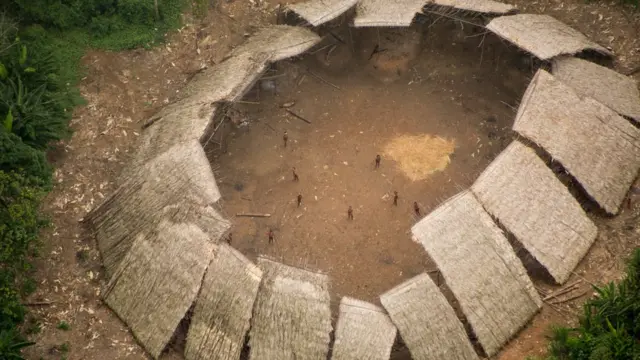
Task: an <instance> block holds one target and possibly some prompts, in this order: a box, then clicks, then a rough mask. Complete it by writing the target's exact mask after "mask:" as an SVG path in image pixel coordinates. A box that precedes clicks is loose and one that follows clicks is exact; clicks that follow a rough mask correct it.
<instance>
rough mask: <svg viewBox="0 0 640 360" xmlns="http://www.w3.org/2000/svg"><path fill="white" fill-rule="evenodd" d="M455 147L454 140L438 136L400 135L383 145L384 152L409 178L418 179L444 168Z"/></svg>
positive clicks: (449, 160)
mask: <svg viewBox="0 0 640 360" xmlns="http://www.w3.org/2000/svg"><path fill="white" fill-rule="evenodd" d="M455 147H456V143H455V141H453V140H447V139H443V138H441V137H439V136H431V135H401V136H398V137H395V138H394V139H393V140H391V141H390V142H389V143H388V144H387V145H386V146H385V147H384V154H385V155H387V156H388V157H390V158H392V159H393V160H395V161H396V162H397V163H398V164H399V165H400V169H401V170H402V172H404V173H405V175H406V176H407V177H408V178H409V179H411V180H413V181H418V180H424V179H426V178H428V177H429V176H430V175H431V174H433V173H435V172H438V171H442V170H444V169H446V167H447V166H448V165H449V163H450V162H451V159H450V158H449V155H451V154H452V153H453V152H454V150H455Z"/></svg>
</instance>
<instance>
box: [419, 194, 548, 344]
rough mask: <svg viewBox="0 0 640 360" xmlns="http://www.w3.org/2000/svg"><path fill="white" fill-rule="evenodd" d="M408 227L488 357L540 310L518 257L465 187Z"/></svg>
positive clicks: (534, 292)
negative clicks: (450, 292)
mask: <svg viewBox="0 0 640 360" xmlns="http://www.w3.org/2000/svg"><path fill="white" fill-rule="evenodd" d="M411 232H412V233H413V239H414V241H416V242H418V243H420V244H422V246H424V248H425V249H426V250H427V253H428V254H429V255H430V256H431V258H432V259H433V260H434V261H435V263H436V265H437V266H438V268H439V269H440V272H441V273H442V276H443V278H444V279H445V281H446V283H447V285H448V286H449V288H450V289H451V291H452V292H453V295H454V296H455V297H456V299H457V300H458V302H459V303H460V306H461V308H462V311H463V313H464V314H465V316H466V317H467V319H468V320H469V324H470V325H471V327H472V328H473V331H474V332H475V334H476V335H477V337H478V341H479V343H480V345H482V348H483V349H484V350H485V352H486V353H487V355H488V356H493V355H494V354H496V353H497V352H498V351H499V350H500V348H501V347H502V345H504V344H505V343H506V342H507V341H509V339H510V338H511V337H512V336H513V335H515V334H516V333H517V332H518V331H519V330H520V329H521V328H522V327H523V326H524V325H525V324H526V323H527V322H528V321H529V319H531V317H533V315H535V314H536V312H537V311H538V310H539V309H540V307H541V305H542V301H541V300H540V297H539V296H538V293H537V291H536V290H535V288H534V286H533V284H532V283H531V279H530V278H529V276H528V275H527V272H526V270H525V269H524V266H523V265H522V263H521V262H520V259H518V257H517V256H516V254H515V253H514V252H513V249H512V248H511V245H509V242H508V241H507V239H506V238H505V237H504V235H503V233H502V231H501V230H500V229H499V228H498V226H497V225H496V224H495V223H494V222H493V219H491V216H489V214H487V213H486V212H485V210H484V209H483V208H482V205H481V204H480V203H479V202H478V200H477V199H476V198H475V196H474V195H473V194H472V193H471V192H470V191H468V190H465V191H463V192H461V193H459V194H457V195H455V196H454V197H452V198H451V199H449V200H447V201H445V202H444V203H443V204H442V205H440V206H439V207H438V208H437V209H435V210H434V211H433V212H431V213H430V214H429V215H427V216H426V217H425V218H423V219H422V220H421V221H420V222H418V223H417V224H416V225H414V226H413V228H412V229H411Z"/></svg>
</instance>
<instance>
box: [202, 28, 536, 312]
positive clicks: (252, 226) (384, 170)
mask: <svg viewBox="0 0 640 360" xmlns="http://www.w3.org/2000/svg"><path fill="white" fill-rule="evenodd" d="M427 25H428V24H427ZM469 30H470V29H469ZM351 31H352V34H351V37H352V38H353V45H352V44H351V41H350V35H349V32H348V31H347V30H344V31H340V30H339V29H333V32H334V34H335V35H336V36H335V37H333V36H329V38H333V41H326V42H325V43H323V44H320V45H319V48H322V47H323V46H324V45H329V46H328V47H326V48H325V49H324V50H322V51H319V52H316V53H315V54H310V55H307V56H305V57H304V58H303V59H302V60H297V61H289V62H284V63H280V64H278V65H277V66H276V67H275V68H274V69H273V71H270V72H268V73H267V74H266V75H265V79H266V80H263V81H260V82H259V83H258V84H257V85H256V87H255V88H254V89H253V90H252V91H251V92H249V93H248V94H247V96H245V99H244V100H245V101H246V102H247V103H240V104H237V105H234V107H233V109H231V110H229V112H228V116H229V117H230V118H231V120H232V122H233V123H234V125H230V124H231V122H229V125H225V131H224V133H226V135H223V134H222V133H220V134H216V135H215V136H214V137H213V138H212V141H211V142H210V143H209V144H208V145H207V150H208V151H209V152H210V154H211V157H212V162H213V164H214V167H216V168H218V169H217V170H216V171H217V173H218V174H220V177H218V185H219V186H220V190H221V192H222V195H223V200H222V202H221V203H222V207H223V209H224V211H225V212H226V213H227V215H229V216H230V217H231V218H232V220H233V224H234V225H233V229H232V233H233V242H232V246H234V247H236V248H237V249H239V250H240V251H242V252H243V253H245V254H246V255H248V256H249V257H250V258H255V256H257V255H259V254H266V255H269V256H272V257H274V258H276V259H279V260H281V261H284V262H285V263H288V264H294V265H305V266H308V267H310V268H313V269H318V270H321V271H324V272H326V273H328V274H329V275H330V277H331V286H332V290H333V291H332V295H333V296H334V299H335V300H339V298H340V297H342V296H353V297H357V298H359V299H363V300H367V301H373V302H378V296H379V295H380V294H381V293H383V292H385V291H387V290H388V289H390V288H392V287H393V286H395V285H397V284H398V283H400V282H401V281H403V280H405V279H408V278H410V277H412V276H415V275H417V274H418V273H420V272H422V271H425V270H432V269H434V268H435V267H434V265H433V264H431V263H430V261H429V260H428V258H427V256H426V254H425V252H424V251H423V250H422V249H421V248H420V247H419V246H418V245H417V244H416V243H414V242H413V241H412V240H411V235H410V233H409V229H410V227H411V226H412V225H413V224H414V223H415V221H416V220H417V217H415V216H414V212H413V202H414V201H417V202H418V204H420V208H421V212H422V216H424V215H425V214H427V213H429V212H430V211H431V210H432V209H433V208H434V207H436V206H437V205H438V204H439V203H440V202H441V201H443V200H445V199H446V198H448V197H449V196H451V195H453V194H455V193H457V192H458V191H460V190H461V189H463V188H466V187H468V186H469V185H470V184H471V183H472V182H473V180H474V179H475V178H476V177H477V175H478V174H479V173H480V172H481V171H482V170H483V169H484V168H485V167H486V166H487V165H488V164H489V163H490V162H491V160H492V159H493V158H494V157H495V156H496V155H497V154H498V153H499V152H500V151H501V150H502V149H503V148H504V146H506V145H507V144H508V143H509V142H510V139H511V138H510V136H511V135H510V132H509V129H510V126H511V124H512V121H513V116H514V111H513V109H512V108H510V107H509V106H510V105H511V106H514V105H516V104H517V102H518V100H519V97H520V96H521V94H522V92H523V91H524V88H525V87H526V84H527V77H528V75H529V72H530V69H529V66H528V65H527V64H525V63H523V62H522V59H521V58H520V57H519V56H518V55H517V54H516V53H515V51H512V50H511V49H508V48H507V47H506V46H504V45H502V44H500V43H499V42H498V41H496V40H495V39H489V38H487V39H485V48H484V54H482V56H481V51H482V49H481V48H478V47H477V46H478V43H479V42H480V41H481V37H479V36H476V37H466V36H470V35H474V33H472V32H469V31H466V32H465V33H461V32H459V31H458V29H455V25H454V24H452V23H448V24H442V25H436V26H433V27H431V28H430V29H429V30H428V31H427V26H426V25H425V26H423V27H420V26H415V27H413V28H410V29H404V30H380V32H379V35H378V32H377V31H376V30H353V29H352V30H351ZM451 33H456V34H459V36H458V37H454V38H452V37H451V36H450V34H451ZM447 34H449V35H447ZM338 38H339V39H341V40H344V41H345V43H344V44H343V43H341V42H340V40H338ZM378 42H379V46H378V49H377V50H378V51H380V52H376V53H374V49H375V47H376V44H378ZM331 44H333V45H331ZM481 59H482V61H481ZM518 67H520V68H521V69H520V70H519V69H518ZM321 79H322V80H324V81H326V82H323V81H322V80H321ZM327 82H328V83H330V84H332V85H335V86H332V85H330V84H328V83H327ZM336 87H337V88H336ZM338 88H339V89H338ZM249 102H255V103H249ZM292 102H295V105H293V106H292V107H291V108H289V109H288V110H290V111H292V112H294V113H295V114H297V115H300V116H302V117H304V118H305V119H307V120H308V121H310V122H311V124H308V123H306V122H304V121H302V120H300V119H298V118H296V117H295V116H293V115H292V114H290V113H288V112H287V110H285V109H283V108H282V107H281V105H283V104H286V103H292ZM257 103H259V104H257ZM285 130H286V131H287V132H288V137H289V141H288V144H287V147H286V148H285V147H284V144H283V134H284V131H285ZM220 139H225V140H224V141H222V143H223V148H224V149H223V150H222V151H220V150H219V146H218V144H216V143H215V142H220ZM376 154H380V155H381V156H382V162H381V166H380V168H379V169H377V170H376V169H375V166H374V165H375V162H374V159H375V156H376ZM293 167H295V168H296V171H297V173H298V175H299V177H300V181H299V182H294V181H293V175H292V168H293ZM394 191H398V193H399V201H398V206H397V207H396V206H393V192H394ZM298 194H301V195H302V198H303V200H302V205H301V206H300V207H299V208H298V207H297V204H296V197H297V195H298ZM349 206H352V207H353V211H354V220H353V221H348V220H347V209H348V207H349ZM237 213H269V214H271V217H269V218H252V217H235V215H236V214H237ZM269 228H271V229H273V231H274V234H275V241H274V243H273V244H271V245H270V244H269V243H268V237H267V233H268V231H269Z"/></svg>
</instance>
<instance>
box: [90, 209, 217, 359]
mask: <svg viewBox="0 0 640 360" xmlns="http://www.w3.org/2000/svg"><path fill="white" fill-rule="evenodd" d="M214 250H215V245H214V244H212V243H211V241H210V240H209V236H208V235H207V234H205V233H204V232H203V231H202V230H200V229H199V228H198V227H197V226H195V225H193V224H176V223H172V222H170V221H162V222H160V223H159V224H158V225H157V227H155V228H153V229H150V230H149V231H147V232H144V233H140V234H138V235H137V236H136V240H135V241H134V243H133V245H132V246H131V249H130V250H129V252H128V253H127V255H126V256H125V257H124V259H123V260H122V262H121V263H120V265H119V266H118V267H117V269H116V271H115V272H114V273H113V276H112V278H111V281H109V283H108V285H107V287H106V289H105V290H104V292H103V296H104V301H105V302H106V303H107V305H109V307H110V308H111V309H113V311H115V313H116V314H118V316H119V317H120V319H122V321H124V322H125V323H126V324H127V325H128V326H129V328H130V329H131V331H132V332H133V334H134V335H135V337H136V339H138V341H139V342H140V344H141V345H142V346H143V347H144V348H145V349H146V350H147V351H148V352H149V354H150V355H151V356H152V357H153V358H155V359H157V358H158V357H159V356H160V353H161V352H162V350H163V349H164V348H165V346H166V345H167V343H168V342H169V340H171V337H172V336H173V333H174V332H175V330H176V328H177V327H178V324H179V323H180V321H181V320H182V318H183V317H184V316H185V314H186V313H187V311H188V310H189V307H191V304H192V303H193V301H194V300H195V298H196V295H197V294H198V289H200V284H201V282H202V277H203V276H204V273H205V271H206V269H207V265H208V264H209V262H210V261H211V258H212V256H213V252H214Z"/></svg>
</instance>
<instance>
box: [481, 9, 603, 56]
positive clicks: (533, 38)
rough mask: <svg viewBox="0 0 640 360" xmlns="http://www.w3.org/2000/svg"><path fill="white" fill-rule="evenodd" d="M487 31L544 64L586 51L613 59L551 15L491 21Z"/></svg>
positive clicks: (596, 45) (527, 15) (520, 15)
mask: <svg viewBox="0 0 640 360" xmlns="http://www.w3.org/2000/svg"><path fill="white" fill-rule="evenodd" d="M487 29H488V30H490V31H492V32H494V33H496V34H497V35H498V36H500V37H502V38H504V39H505V40H508V41H510V42H512V43H513V44H514V45H516V46H518V47H519V48H521V49H523V50H526V51H528V52H530V53H531V54H533V55H535V56H537V57H538V58H540V59H542V60H548V59H551V58H553V57H555V56H558V55H571V54H575V53H578V52H581V51H584V50H594V51H597V52H599V53H602V54H605V55H609V56H611V55H612V54H611V52H610V51H609V50H607V49H605V48H603V47H602V46H600V45H598V44H596V43H594V42H593V41H591V40H589V39H587V37H586V36H584V35H583V34H582V33H580V32H579V31H578V30H575V29H573V28H571V27H570V26H569V25H566V24H564V23H562V22H560V21H558V20H556V19H555V18H553V17H551V16H549V15H534V14H519V15H512V16H501V17H498V18H495V19H493V20H491V22H489V24H488V25H487Z"/></svg>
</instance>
